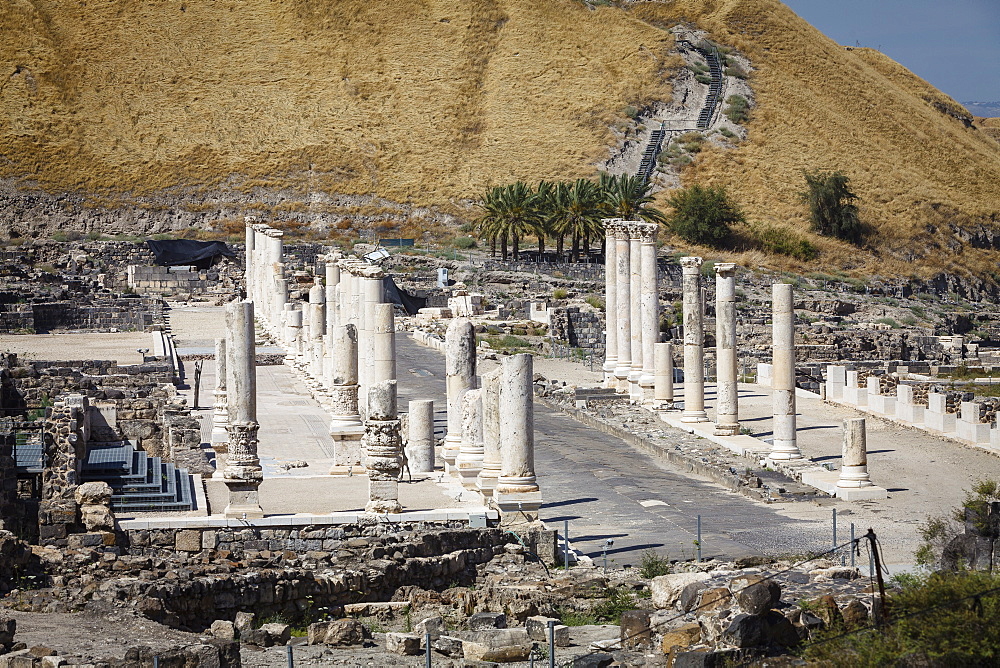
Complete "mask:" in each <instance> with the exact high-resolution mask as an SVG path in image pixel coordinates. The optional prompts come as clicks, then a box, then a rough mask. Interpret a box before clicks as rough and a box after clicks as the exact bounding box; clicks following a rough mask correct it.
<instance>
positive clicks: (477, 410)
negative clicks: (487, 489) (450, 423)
mask: <svg viewBox="0 0 1000 668" xmlns="http://www.w3.org/2000/svg"><path fill="white" fill-rule="evenodd" d="M484 454H485V448H484V445H483V397H482V391H481V390H469V391H468V392H466V393H465V394H463V395H462V444H461V446H459V450H458V456H457V457H456V458H455V469H456V470H457V472H458V479H459V480H460V481H461V482H462V486H463V487H465V488H467V489H475V488H476V479H477V478H478V476H479V472H480V471H481V470H482V469H483V457H484Z"/></svg>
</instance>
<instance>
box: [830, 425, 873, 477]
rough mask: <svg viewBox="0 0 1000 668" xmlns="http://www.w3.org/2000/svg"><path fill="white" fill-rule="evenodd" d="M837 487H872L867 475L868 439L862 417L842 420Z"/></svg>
mask: <svg viewBox="0 0 1000 668" xmlns="http://www.w3.org/2000/svg"><path fill="white" fill-rule="evenodd" d="M837 487H847V488H857V487H873V484H872V481H871V478H870V477H869V476H868V439H867V435H866V433H865V419H864V418H849V419H847V420H844V441H843V448H842V457H841V462H840V479H839V480H838V481H837Z"/></svg>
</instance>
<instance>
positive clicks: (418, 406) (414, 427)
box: [406, 399, 434, 473]
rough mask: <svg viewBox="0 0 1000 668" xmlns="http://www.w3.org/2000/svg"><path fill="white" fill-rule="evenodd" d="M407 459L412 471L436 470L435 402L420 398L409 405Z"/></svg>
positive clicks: (428, 471)
mask: <svg viewBox="0 0 1000 668" xmlns="http://www.w3.org/2000/svg"><path fill="white" fill-rule="evenodd" d="M407 440H408V443H407V446H406V459H407V462H408V463H409V467H410V471H411V472H412V473H431V472H433V471H434V402H433V401H431V400H430V399H418V400H414V401H411V402H410V405H409V437H408V439H407Z"/></svg>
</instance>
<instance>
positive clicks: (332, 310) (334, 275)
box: [326, 256, 340, 332]
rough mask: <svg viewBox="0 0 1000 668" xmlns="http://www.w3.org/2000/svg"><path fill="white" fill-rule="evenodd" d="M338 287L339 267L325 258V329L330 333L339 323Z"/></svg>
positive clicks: (328, 257)
mask: <svg viewBox="0 0 1000 668" xmlns="http://www.w3.org/2000/svg"><path fill="white" fill-rule="evenodd" d="M339 285H340V265H339V264H337V263H336V262H335V261H333V258H331V257H330V256H327V262H326V329H327V331H328V332H329V331H331V330H332V329H333V328H334V327H336V326H337V325H338V324H339V323H340V312H339V311H340V305H339V304H338V298H337V292H338V287H339Z"/></svg>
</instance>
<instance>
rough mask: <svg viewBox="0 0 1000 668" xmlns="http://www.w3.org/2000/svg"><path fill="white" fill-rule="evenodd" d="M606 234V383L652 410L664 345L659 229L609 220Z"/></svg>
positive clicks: (652, 224)
mask: <svg viewBox="0 0 1000 668" xmlns="http://www.w3.org/2000/svg"><path fill="white" fill-rule="evenodd" d="M604 229H605V234H606V237H605V246H604V247H605V254H606V257H605V302H604V303H605V313H606V315H607V323H608V326H607V335H606V345H605V360H604V373H605V383H606V384H607V385H608V386H609V387H614V388H616V389H617V390H618V391H619V392H623V393H628V395H629V399H630V400H631V401H633V402H635V403H646V404H652V402H653V400H654V396H653V395H654V385H655V373H656V370H655V359H654V358H655V352H654V346H655V344H656V343H657V342H658V341H659V331H660V312H659V298H658V288H657V266H656V234H657V231H658V229H659V226H658V225H657V224H656V223H646V222H643V221H637V220H621V219H607V220H605V221H604Z"/></svg>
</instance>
